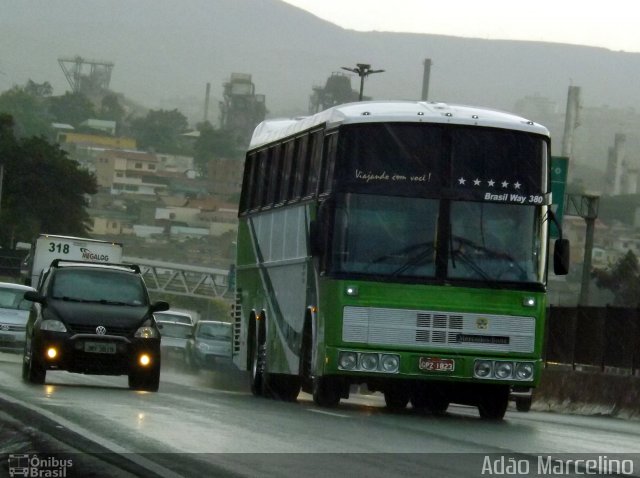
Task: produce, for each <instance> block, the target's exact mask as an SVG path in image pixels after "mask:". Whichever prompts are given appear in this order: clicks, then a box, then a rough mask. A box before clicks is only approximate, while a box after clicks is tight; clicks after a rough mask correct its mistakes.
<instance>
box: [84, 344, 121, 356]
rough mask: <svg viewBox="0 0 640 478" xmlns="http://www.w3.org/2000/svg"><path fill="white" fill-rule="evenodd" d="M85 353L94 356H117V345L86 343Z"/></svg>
mask: <svg viewBox="0 0 640 478" xmlns="http://www.w3.org/2000/svg"><path fill="white" fill-rule="evenodd" d="M84 351H85V352H89V353H92V354H115V353H116V344H111V343H108V342H85V343H84Z"/></svg>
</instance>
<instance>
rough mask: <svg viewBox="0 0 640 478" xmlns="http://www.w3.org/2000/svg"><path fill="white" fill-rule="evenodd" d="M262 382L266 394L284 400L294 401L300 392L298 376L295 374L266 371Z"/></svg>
mask: <svg viewBox="0 0 640 478" xmlns="http://www.w3.org/2000/svg"><path fill="white" fill-rule="evenodd" d="M264 384H265V388H266V389H267V393H266V394H267V395H269V396H270V397H273V398H277V399H278V400H282V401H284V402H295V401H296V399H297V398H298V395H299V394H300V378H299V377H298V376H297V375H284V374H272V373H267V374H265V376H264Z"/></svg>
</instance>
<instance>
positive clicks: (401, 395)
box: [384, 387, 409, 410]
mask: <svg viewBox="0 0 640 478" xmlns="http://www.w3.org/2000/svg"><path fill="white" fill-rule="evenodd" d="M384 402H385V403H386V405H387V408H389V409H390V410H404V409H405V408H406V407H407V404H408V403H409V391H408V390H407V389H406V388H405V387H398V388H389V389H387V390H385V392H384Z"/></svg>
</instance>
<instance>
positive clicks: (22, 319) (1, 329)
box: [0, 282, 35, 352]
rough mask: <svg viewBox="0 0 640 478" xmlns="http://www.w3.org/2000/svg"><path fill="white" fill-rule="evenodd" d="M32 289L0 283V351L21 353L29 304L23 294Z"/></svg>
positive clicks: (32, 289)
mask: <svg viewBox="0 0 640 478" xmlns="http://www.w3.org/2000/svg"><path fill="white" fill-rule="evenodd" d="M27 291H35V289H34V288H33V287H29V286H26V285H20V284H13V283H10V282H0V350H8V351H15V352H22V350H23V348H24V339H25V330H26V324H27V319H28V318H29V309H31V302H30V301H28V300H24V293H25V292H27Z"/></svg>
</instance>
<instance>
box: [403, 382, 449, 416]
mask: <svg viewBox="0 0 640 478" xmlns="http://www.w3.org/2000/svg"><path fill="white" fill-rule="evenodd" d="M449 403H450V400H449V397H448V396H447V394H446V392H445V391H444V390H443V389H442V388H440V387H438V386H430V387H427V386H424V385H422V384H421V385H419V386H416V387H415V389H414V390H413V393H412V395H411V406H412V407H413V408H415V409H417V410H420V411H423V410H427V411H428V412H430V413H431V414H433V415H444V414H445V413H446V411H447V409H448V408H449Z"/></svg>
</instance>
